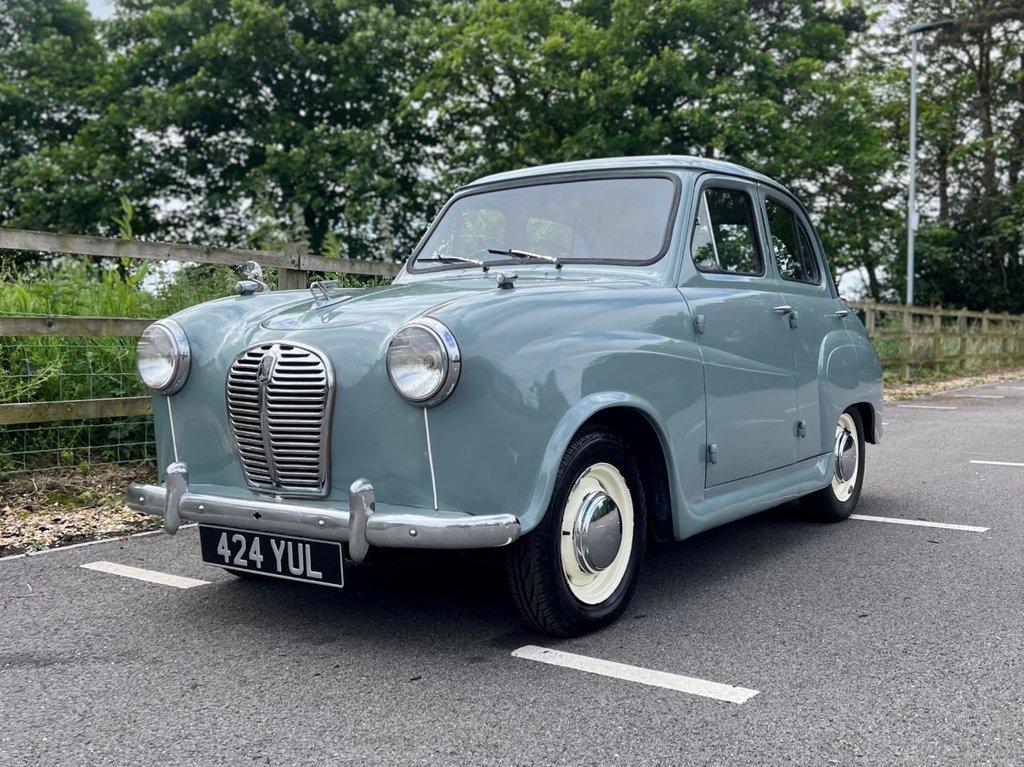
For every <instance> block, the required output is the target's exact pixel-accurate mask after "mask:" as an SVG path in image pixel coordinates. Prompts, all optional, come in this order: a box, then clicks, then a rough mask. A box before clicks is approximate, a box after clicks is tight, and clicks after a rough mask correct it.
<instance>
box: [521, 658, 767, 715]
mask: <svg viewBox="0 0 1024 767" xmlns="http://www.w3.org/2000/svg"><path fill="white" fill-rule="evenodd" d="M512 656H513V657H515V658H525V659H526V660H535V661H539V662H540V663H548V664H550V665H552V666H564V667H565V668H571V669H575V670H577V671H586V672H587V673H589V674H599V675H601V676H609V677H612V678H614V679H624V680H625V681H627V682H637V683H639V684H646V685H651V686H652V687H664V688H665V689H667V690H677V691H679V692H685V693H689V694H690V695H700V696H701V697H703V698H714V699H715V700H724V701H726V702H728V703H746V702H747V701H748V700H750V699H751V698H753V697H754V696H755V695H757V694H758V691H757V690H748V689H747V688H746V687H733V686H732V685H729V684H720V683H719V682H708V681H707V680H704V679H696V678H694V677H691V676H680V675H679V674H669V673H668V672H666V671H652V670H651V669H648V668H640V667H639V666H629V665H626V664H625V663H616V662H614V661H610V660H601V659H600V658H590V657H588V656H586V655H576V654H575V653H571V652H562V651H561V650H551V649H548V648H547V647H537V646H536V645H526V646H524V647H520V648H519V649H518V650H513V651H512Z"/></svg>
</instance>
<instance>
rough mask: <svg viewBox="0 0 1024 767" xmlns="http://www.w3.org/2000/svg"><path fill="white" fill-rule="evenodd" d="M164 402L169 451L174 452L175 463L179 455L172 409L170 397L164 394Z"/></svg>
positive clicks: (178, 459) (179, 458)
mask: <svg viewBox="0 0 1024 767" xmlns="http://www.w3.org/2000/svg"><path fill="white" fill-rule="evenodd" d="M164 402H166V403H167V424H168V426H170V427H171V452H172V453H174V462H175V463H177V462H178V461H180V460H181V457H180V456H179V455H178V438H177V437H176V436H175V434H174V411H173V410H172V409H171V398H170V397H168V396H165V397H164Z"/></svg>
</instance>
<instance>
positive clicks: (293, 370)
mask: <svg viewBox="0 0 1024 767" xmlns="http://www.w3.org/2000/svg"><path fill="white" fill-rule="evenodd" d="M333 400H334V375H333V371H332V370H331V365H330V362H328V360H327V358H326V357H325V356H324V355H323V354H322V353H321V352H319V351H317V350H316V349H313V348H312V347H309V346H305V345H304V344H297V343H284V342H272V343H263V344H257V345H255V346H250V347H249V348H248V349H246V350H245V351H243V352H242V353H241V354H239V355H238V357H237V358H236V359H235V361H234V362H233V363H232V364H231V369H230V370H229V371H228V380H227V407H228V420H229V421H230V423H231V431H232V433H233V434H234V436H235V446H236V448H237V449H238V458H239V460H240V461H241V464H242V470H243V472H244V473H245V479H246V481H247V482H248V483H249V486H250V487H251V488H253V489H254V490H259V491H262V492H267V493H279V494H281V495H288V496H323V495H326V494H327V492H328V490H329V488H330V456H329V454H328V448H329V445H330V417H331V403H332V402H333Z"/></svg>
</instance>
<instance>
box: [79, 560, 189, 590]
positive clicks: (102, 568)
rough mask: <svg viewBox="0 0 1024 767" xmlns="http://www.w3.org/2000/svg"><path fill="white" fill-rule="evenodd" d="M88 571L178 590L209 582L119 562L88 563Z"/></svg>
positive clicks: (86, 565) (86, 567)
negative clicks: (120, 576) (96, 571)
mask: <svg viewBox="0 0 1024 767" xmlns="http://www.w3.org/2000/svg"><path fill="white" fill-rule="evenodd" d="M82 567H84V568H85V569H87V570H98V571H99V572H101V573H111V574H113V575H123V576H124V577H125V578H135V579H136V580H140V581H149V582H150V583H159V584H160V585H161V586H174V588H176V589H192V588H195V587H196V586H205V585H207V584H208V583H209V581H200V580H197V579H195V578H185V577H183V576H181V575H171V574H170V573H161V572H158V571H156V570H143V569H142V568H141V567H132V566H131V565H121V564H118V563H117V562H104V561H102V560H101V561H99V562H87V563H86V564H84V565H82Z"/></svg>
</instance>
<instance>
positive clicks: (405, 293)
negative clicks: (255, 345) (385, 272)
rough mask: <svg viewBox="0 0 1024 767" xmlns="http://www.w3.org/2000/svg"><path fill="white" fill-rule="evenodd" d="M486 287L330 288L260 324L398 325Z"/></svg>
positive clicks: (428, 284)
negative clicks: (326, 293)
mask: <svg viewBox="0 0 1024 767" xmlns="http://www.w3.org/2000/svg"><path fill="white" fill-rule="evenodd" d="M487 289H491V290H493V289H494V283H493V282H492V283H490V284H489V285H488V284H486V283H483V282H482V281H474V282H473V283H472V284H464V285H458V284H452V283H440V282H419V283H412V284H405V285H385V286H382V287H379V288H353V289H347V290H340V291H332V292H331V294H330V298H329V299H328V300H326V301H320V302H317V301H315V300H313V299H312V298H309V299H307V300H304V301H302V302H300V303H297V304H293V305H291V306H287V307H284V308H281V309H278V310H276V311H274V313H273V314H271V315H270V316H268V317H267V318H266V319H264V320H263V322H261V323H260V324H261V325H262V326H263V327H264V328H266V329H267V330H282V331H294V330H319V329H322V330H330V329H333V328H342V327H348V326H351V325H363V324H367V323H381V322H383V323H386V324H388V325H391V326H398V325H401V324H403V323H405V322H407V321H408V320H411V319H412V318H414V317H417V316H419V315H420V314H423V313H424V312H427V311H429V310H431V309H433V308H435V307H437V306H441V305H443V304H447V303H450V302H452V301H457V300H459V299H460V298H463V297H465V296H467V295H470V294H473V293H479V292H481V291H483V290H487Z"/></svg>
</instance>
